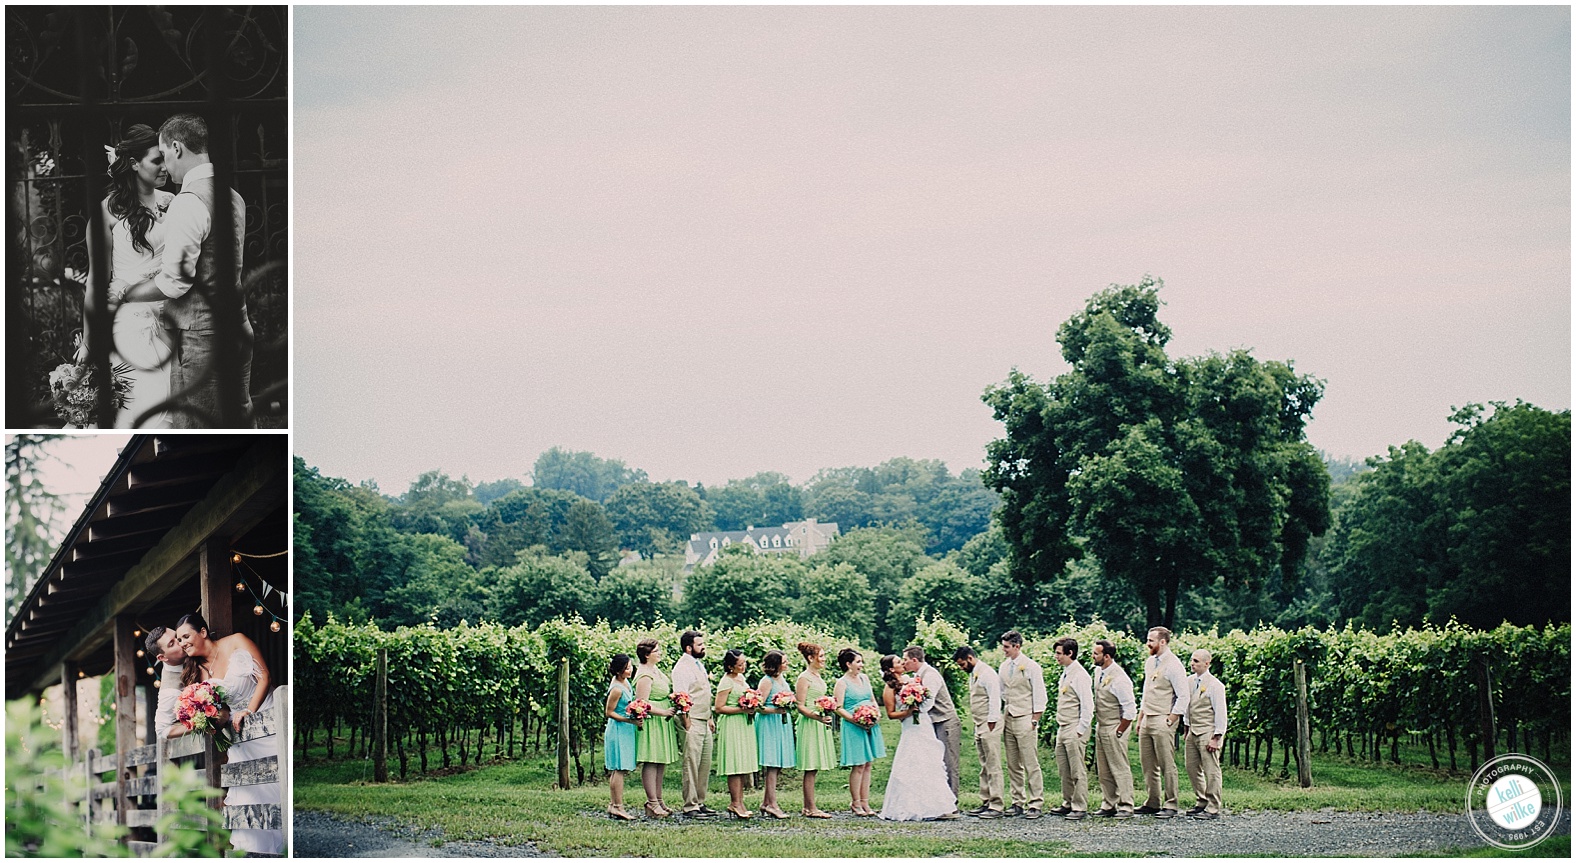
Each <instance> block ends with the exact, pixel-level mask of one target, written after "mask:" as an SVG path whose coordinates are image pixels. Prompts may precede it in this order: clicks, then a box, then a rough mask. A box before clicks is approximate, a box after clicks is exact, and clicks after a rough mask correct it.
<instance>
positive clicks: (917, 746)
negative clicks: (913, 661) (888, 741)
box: [881, 656, 958, 821]
mask: <svg viewBox="0 0 1576 863" xmlns="http://www.w3.org/2000/svg"><path fill="white" fill-rule="evenodd" d="M897 662H898V659H897V657H896V656H883V657H881V679H882V680H884V681H886V688H885V689H884V690H882V692H881V700H882V701H883V702H885V704H886V714H887V718H889V719H896V720H899V721H901V723H902V726H903V736H902V737H901V738H899V739H898V744H897V755H895V756H893V758H892V772H891V774H890V775H888V777H887V787H886V793H885V794H884V795H883V797H882V801H881V817H882V818H883V819H885V820H887V821H928V820H931V819H933V818H940V817H941V816H943V815H946V814H948V813H950V812H952V811H954V810H955V809H957V802H958V801H957V798H956V797H954V796H953V794H952V786H950V785H948V784H947V765H946V746H945V745H944V744H943V743H942V742H941V739H940V738H938V737H936V732H935V731H933V730H931V727H930V714H929V713H925V712H923V711H920V712H917V713H916V712H915V711H913V710H901V709H898V708H900V707H901V705H899V704H898V702H897V694H898V691H899V690H901V689H902V688H903V684H905V683H907V682H908V677H907V676H905V675H903V674H900V673H899V672H898V670H897V669H898V665H897Z"/></svg>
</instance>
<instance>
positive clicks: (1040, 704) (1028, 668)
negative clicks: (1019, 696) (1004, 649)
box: [1001, 653, 1045, 713]
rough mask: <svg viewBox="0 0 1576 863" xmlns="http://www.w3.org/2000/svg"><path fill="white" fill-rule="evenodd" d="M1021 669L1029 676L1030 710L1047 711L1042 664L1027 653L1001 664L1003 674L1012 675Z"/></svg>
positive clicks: (1004, 675)
mask: <svg viewBox="0 0 1576 863" xmlns="http://www.w3.org/2000/svg"><path fill="white" fill-rule="evenodd" d="M1019 669H1022V671H1023V673H1024V674H1026V675H1028V676H1029V688H1030V696H1029V702H1030V704H1029V710H1030V712H1032V713H1044V712H1045V672H1044V671H1042V670H1040V664H1039V663H1038V662H1035V661H1034V660H1032V659H1030V658H1029V654H1027V653H1019V654H1018V658H1017V659H1009V660H1007V661H1006V662H1003V663H1002V664H1001V676H1002V677H1010V676H1011V675H1012V674H1014V673H1015V672H1016V671H1018V670H1019Z"/></svg>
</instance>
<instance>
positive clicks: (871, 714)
mask: <svg viewBox="0 0 1576 863" xmlns="http://www.w3.org/2000/svg"><path fill="white" fill-rule="evenodd" d="M880 721H881V711H879V710H877V709H876V706H875V705H874V704H869V703H866V704H861V705H859V706H858V707H855V708H854V724H856V725H858V726H859V727H861V728H874V727H875V724H876V723H877V722H880Z"/></svg>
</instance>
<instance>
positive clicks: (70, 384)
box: [49, 362, 131, 428]
mask: <svg viewBox="0 0 1576 863" xmlns="http://www.w3.org/2000/svg"><path fill="white" fill-rule="evenodd" d="M109 384H110V389H111V395H110V403H111V404H113V405H114V406H115V409H116V410H120V409H121V408H124V407H125V406H126V403H127V402H129V401H130V400H131V366H129V365H127V364H126V363H116V364H115V365H114V366H113V367H112V368H111V369H110V370H109ZM49 399H50V401H52V402H54V405H55V410H57V411H60V416H61V418H62V419H64V420H65V421H66V422H68V423H70V424H71V425H74V426H76V427H77V428H88V427H89V426H91V425H93V424H94V423H97V422H98V401H99V391H98V387H97V386H94V384H93V365H92V363H86V362H83V363H61V364H60V365H58V366H55V370H54V371H52V372H50V373H49Z"/></svg>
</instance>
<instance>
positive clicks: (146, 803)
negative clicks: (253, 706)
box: [67, 686, 290, 857]
mask: <svg viewBox="0 0 1576 863" xmlns="http://www.w3.org/2000/svg"><path fill="white" fill-rule="evenodd" d="M289 698H290V689H289V687H287V686H281V687H279V688H277V689H276V690H275V691H274V706H273V707H271V708H269V709H268V710H264V711H263V712H261V713H258V714H257V715H255V716H252V717H250V718H248V719H247V721H246V723H245V724H244V725H243V726H242V727H241V734H240V737H239V739H237V741H236V742H237V743H239V742H242V741H246V740H253V739H255V738H258V737H266V736H267V735H270V734H273V735H276V736H275V739H276V740H280V741H288V740H289V739H290V729H289V724H288V721H287V720H288V711H287V705H288V704H289ZM205 742H206V736H205V735H202V734H186V735H182V736H180V737H175V738H167V739H164V740H160V741H158V742H157V743H152V744H149V745H147V746H138V747H136V748H134V749H131V750H128V751H127V752H126V760H125V764H126V775H125V777H124V781H125V786H126V790H125V796H126V799H127V800H128V801H130V806H128V808H127V810H126V818H125V821H124V823H125V825H126V826H127V827H145V828H149V829H153V828H155V827H156V825H157V824H158V820H159V818H160V817H161V816H162V815H164V814H165V813H166V812H167V811H168V807H166V806H165V805H164V804H163V800H162V794H161V792H162V790H163V786H162V784H161V782H160V777H161V775H165V771H164V770H163V769H162V768H163V765H165V764H167V763H174V764H181V765H186V764H194V763H196V762H197V761H198V760H199V759H201V758H202V757H203V754H204V750H205ZM283 751H286V752H288V751H289V749H288V747H284V748H283ZM220 760H221V761H222V760H223V756H220ZM117 761H118V760H117V758H116V757H115V755H114V754H110V755H104V754H101V753H100V752H99V751H98V750H97V749H91V750H88V753H87V757H86V758H84V759H83V760H81V761H78V762H75V763H74V764H72V765H71V766H70V767H69V768H67V769H68V770H71V771H73V772H76V773H78V775H84V774H85V775H86V777H87V788H88V795H87V796H88V799H87V807H86V810H87V811H86V817H87V818H89V819H90V820H92V821H95V822H98V823H101V824H114V823H116V822H117V821H119V820H120V819H119V813H118V812H117V810H116V801H117V799H119V797H120V795H121V790H120V782H119V781H114V782H101V781H99V777H100V776H102V775H104V774H105V773H109V774H115V773H116V771H117V770H118V766H117ZM283 768H284V769H282V770H281V765H280V763H279V757H278V755H270V756H267V757H265V758H258V759H255V760H251V761H243V762H240V763H238V764H221V765H220V767H219V771H218V774H219V775H218V786H219V787H222V788H225V789H229V788H238V787H241V786H247V785H261V784H264V783H267V782H278V783H279V787H280V799H281V802H280V803H254V804H247V805H237V806H226V807H224V826H225V829H228V830H236V829H254V830H282V829H284V804H283V802H282V801H283V800H284V795H285V794H288V793H289V782H288V772H289V764H288V763H286V764H285V765H283ZM127 845H128V846H129V847H130V848H131V849H132V850H133V851H134V852H136V853H137V854H139V855H146V854H149V853H151V852H152V851H153V849H154V848H155V847H156V846H157V843H156V842H145V841H136V840H132V841H129V842H128V843H127ZM227 850H228V849H227ZM247 856H251V857H267V856H282V855H267V854H249V855H247Z"/></svg>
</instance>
